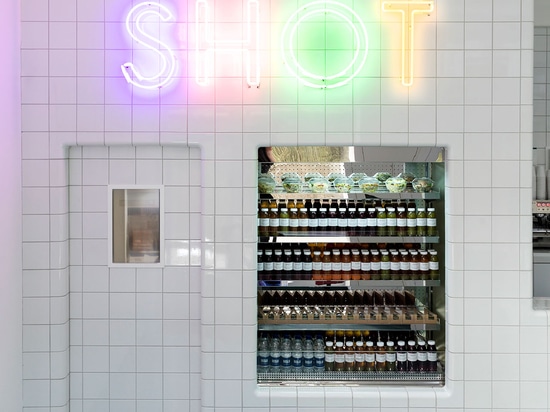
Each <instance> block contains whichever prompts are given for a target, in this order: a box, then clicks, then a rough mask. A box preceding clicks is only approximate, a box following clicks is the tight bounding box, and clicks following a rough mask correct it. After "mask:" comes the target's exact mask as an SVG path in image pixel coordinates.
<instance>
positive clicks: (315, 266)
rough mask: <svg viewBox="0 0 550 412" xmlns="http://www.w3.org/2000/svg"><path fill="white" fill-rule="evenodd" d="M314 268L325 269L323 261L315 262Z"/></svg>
mask: <svg viewBox="0 0 550 412" xmlns="http://www.w3.org/2000/svg"><path fill="white" fill-rule="evenodd" d="M312 269H313V270H323V263H322V262H313V263H312Z"/></svg>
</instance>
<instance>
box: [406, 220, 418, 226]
mask: <svg viewBox="0 0 550 412" xmlns="http://www.w3.org/2000/svg"><path fill="white" fill-rule="evenodd" d="M407 227H416V218H415V219H407Z"/></svg>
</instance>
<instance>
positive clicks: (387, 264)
mask: <svg viewBox="0 0 550 412" xmlns="http://www.w3.org/2000/svg"><path fill="white" fill-rule="evenodd" d="M390 267H391V263H390V262H380V269H381V270H390Z"/></svg>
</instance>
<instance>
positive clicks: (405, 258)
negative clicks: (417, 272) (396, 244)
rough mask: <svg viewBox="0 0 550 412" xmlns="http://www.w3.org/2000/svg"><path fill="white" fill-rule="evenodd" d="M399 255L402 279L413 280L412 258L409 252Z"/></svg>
mask: <svg viewBox="0 0 550 412" xmlns="http://www.w3.org/2000/svg"><path fill="white" fill-rule="evenodd" d="M399 254H400V262H399V265H400V266H399V270H400V271H401V279H403V280H409V279H410V278H411V274H410V270H411V256H410V255H409V252H408V251H407V250H402V251H401V252H399Z"/></svg>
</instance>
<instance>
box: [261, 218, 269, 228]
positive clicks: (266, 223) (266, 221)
mask: <svg viewBox="0 0 550 412" xmlns="http://www.w3.org/2000/svg"><path fill="white" fill-rule="evenodd" d="M260 226H269V218H261V219H260Z"/></svg>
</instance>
